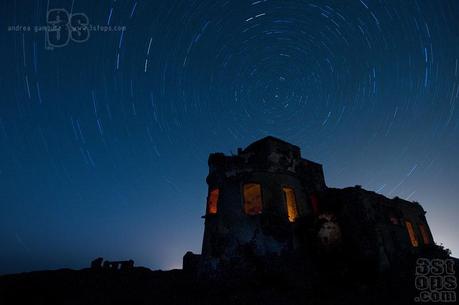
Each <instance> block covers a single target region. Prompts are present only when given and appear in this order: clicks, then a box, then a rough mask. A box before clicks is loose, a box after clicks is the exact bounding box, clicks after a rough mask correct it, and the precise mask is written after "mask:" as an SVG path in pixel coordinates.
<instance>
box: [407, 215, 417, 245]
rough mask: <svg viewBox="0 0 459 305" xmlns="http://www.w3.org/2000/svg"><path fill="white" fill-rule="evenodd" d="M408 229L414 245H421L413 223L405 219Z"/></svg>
mask: <svg viewBox="0 0 459 305" xmlns="http://www.w3.org/2000/svg"><path fill="white" fill-rule="evenodd" d="M405 224H406V230H407V231H408V235H409V236H410V241H411V245H412V246H413V247H417V246H418V245H419V243H418V239H417V238H416V234H415V233H414V229H413V224H412V223H411V222H409V221H405Z"/></svg>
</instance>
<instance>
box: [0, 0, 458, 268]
mask: <svg viewBox="0 0 459 305" xmlns="http://www.w3.org/2000/svg"><path fill="white" fill-rule="evenodd" d="M52 9H59V12H61V13H62V12H65V11H67V12H68V16H70V19H71V21H72V22H73V21H78V20H80V21H81V20H83V21H84V20H87V21H88V22H89V24H91V25H92V26H93V28H92V29H91V31H89V36H85V35H84V34H85V33H78V32H73V33H71V34H69V32H68V31H67V32H65V31H64V30H63V33H62V36H59V37H58V36H57V35H56V32H48V34H49V35H46V33H45V32H44V31H35V30H34V29H37V28H35V27H40V26H42V27H43V26H46V25H47V24H50V22H51V21H52V20H55V19H52V18H54V17H53V15H52V14H51V15H48V14H47V13H48V12H52V11H51V10H52ZM61 16H62V15H61ZM47 17H48V19H47ZM49 18H51V19H49ZM17 25H19V26H22V27H26V28H25V29H24V28H21V29H18V28H17V27H16V28H13V26H17ZM107 26H111V27H112V28H111V29H109V28H108V27H107ZM27 27H30V28H29V29H28V28H27ZM123 27H124V29H125V30H124V31H122V30H121V29H122V28H123ZM64 28H65V29H69V27H63V28H62V29H64ZM74 29H75V28H74ZM67 38H69V39H68V41H67V40H66V39H67ZM0 58H1V68H0V69H1V70H0V71H1V73H0V273H12V272H20V271H30V270H41V269H54V268H63V267H70V268H82V267H86V266H88V265H89V263H90V261H91V260H92V259H94V258H95V257H97V256H103V257H105V258H106V259H112V260H121V259H130V258H132V259H134V260H135V262H136V264H137V265H143V266H146V267H149V268H152V269H158V268H161V269H171V268H178V267H181V259H182V256H183V254H184V253H185V252H186V251H188V250H192V251H194V252H197V253H199V252H200V250H201V241H202V234H203V220H202V219H201V218H200V216H201V215H203V214H204V212H205V199H206V195H207V185H206V182H205V178H206V175H207V170H208V169H207V157H208V154H209V153H211V152H216V151H220V152H224V153H227V154H231V153H235V152H236V151H237V148H238V147H245V146H247V145H248V144H250V143H251V142H253V141H255V140H257V139H259V138H261V137H264V136H266V135H273V136H276V137H280V138H282V139H284V140H286V141H289V142H291V143H293V144H296V145H298V146H300V147H301V149H302V155H303V157H304V158H306V159H310V160H313V161H316V162H319V163H322V164H323V165H324V171H325V178H326V182H327V185H328V186H330V187H345V186H354V185H356V184H359V185H362V186H363V187H364V188H366V189H368V190H373V191H377V192H379V193H381V194H384V195H386V196H388V197H391V198H392V197H395V196H399V197H401V198H404V199H407V200H410V201H418V202H420V203H421V204H422V205H423V207H424V209H425V210H426V211H427V212H428V213H427V220H428V221H429V224H430V226H431V229H432V231H433V235H434V238H435V240H436V242H437V243H438V244H440V243H443V244H444V245H445V246H446V247H447V248H449V249H451V250H452V251H453V255H455V256H457V255H458V254H459V239H458V238H457V227H456V225H457V223H458V216H459V205H458V198H459V182H458V181H459V160H458V156H459V1H457V0H451V1H447V0H432V1H427V0H425V1H423V0H419V1H411V0H403V1H396V0H393V1H383V0H378V1H375V0H374V1H370V0H362V1H359V0H356V1H351V0H346V1H345V0H337V1H319V0H315V1H306V0H303V1H300V0H297V1H286V0H282V1H281V0H279V1H270V0H263V1H242V0H238V1H215V0H196V1H192V0H188V1H173V0H167V1H166V0H162V1H159V0H151V1H147V0H138V1H135V0H117V1H109V0H103V1H95V0H75V1H72V0H66V1H63V0H62V1H51V0H50V1H47V0H28V1H25V0H23V1H13V0H2V1H1V2H0Z"/></svg>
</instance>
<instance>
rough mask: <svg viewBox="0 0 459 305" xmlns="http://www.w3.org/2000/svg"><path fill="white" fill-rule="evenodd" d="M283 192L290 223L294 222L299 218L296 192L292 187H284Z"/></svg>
mask: <svg viewBox="0 0 459 305" xmlns="http://www.w3.org/2000/svg"><path fill="white" fill-rule="evenodd" d="M282 191H283V192H284V198H285V202H286V204H287V213H288V220H289V221H290V222H294V221H295V219H296V218H297V217H298V211H297V209H296V199H295V191H294V190H293V189H292V188H291V187H284V188H282Z"/></svg>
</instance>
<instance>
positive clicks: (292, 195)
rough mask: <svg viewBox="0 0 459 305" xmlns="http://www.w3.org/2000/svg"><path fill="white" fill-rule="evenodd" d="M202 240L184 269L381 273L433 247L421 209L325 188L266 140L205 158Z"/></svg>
mask: <svg viewBox="0 0 459 305" xmlns="http://www.w3.org/2000/svg"><path fill="white" fill-rule="evenodd" d="M207 183H208V186H209V188H208V196H207V204H206V213H205V216H203V218H204V219H205V229H204V238H203V244H202V253H201V254H200V255H196V254H192V253H191V252H189V253H187V254H186V255H185V257H184V269H185V270H187V269H188V270H194V271H198V272H207V273H209V272H221V271H224V270H225V268H226V269H228V268H229V269H234V268H250V266H255V267H256V268H260V266H262V267H263V268H280V269H282V268H288V266H292V265H293V268H296V267H295V266H299V265H301V266H308V265H311V266H313V265H315V260H320V259H324V258H330V257H332V258H333V257H337V258H341V259H343V260H346V262H347V263H350V264H352V262H354V263H358V264H359V266H360V267H362V266H364V267H365V268H368V269H372V270H379V271H381V270H387V269H390V268H392V267H394V266H397V265H398V264H402V263H403V258H404V257H408V256H410V255H415V254H416V253H417V252H419V251H422V249H425V248H428V247H430V246H433V245H434V241H433V238H432V234H431V231H430V229H429V226H428V224H427V221H426V218H425V213H426V212H425V211H424V209H423V208H422V206H421V205H420V204H419V203H416V202H409V201H406V200H402V199H400V198H397V197H396V198H393V199H389V198H386V197H384V196H383V195H380V194H377V193H375V192H371V191H367V190H364V189H362V188H361V187H360V186H355V187H349V188H344V189H336V188H329V187H327V185H326V183H325V179H324V173H323V169H322V165H321V164H318V163H315V162H312V161H309V160H306V159H304V158H302V157H301V152H300V148H299V147H297V146H295V145H292V144H289V143H287V142H284V141H282V140H280V139H277V138H274V137H266V138H263V139H261V140H259V141H256V142H254V143H252V144H250V145H249V146H248V147H246V148H245V149H238V152H237V154H236V155H231V156H226V155H224V154H223V153H213V154H211V155H210V156H209V175H208V177H207Z"/></svg>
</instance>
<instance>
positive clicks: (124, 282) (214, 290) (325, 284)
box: [0, 260, 457, 305]
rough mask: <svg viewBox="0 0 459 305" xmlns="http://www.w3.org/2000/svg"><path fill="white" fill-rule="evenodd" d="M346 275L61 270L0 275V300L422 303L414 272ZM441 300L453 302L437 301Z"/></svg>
mask: <svg viewBox="0 0 459 305" xmlns="http://www.w3.org/2000/svg"><path fill="white" fill-rule="evenodd" d="M456 266H457V260H456ZM413 267H415V266H413ZM350 274H351V276H349V274H348V275H347V277H346V278H342V277H340V276H338V275H337V274H335V275H334V274H333V270H329V272H327V273H326V274H324V275H323V276H321V277H318V278H317V277H316V279H315V282H312V281H297V280H295V279H294V278H293V279H292V278H291V277H290V278H289V277H288V276H286V275H280V274H266V273H265V274H259V275H257V276H253V277H232V278H230V279H226V280H224V281H223V280H207V281H202V280H201V281H197V280H196V279H195V278H194V277H193V276H191V275H190V274H187V273H186V272H184V271H182V270H171V271H151V270H149V269H146V268H138V267H137V268H134V269H132V270H129V271H112V270H92V269H83V270H70V269H62V270H56V271H40V272H31V273H22V274H14V275H5V276H1V277H0V304H2V305H7V304H31V305H40V304H43V305H52V304H59V305H65V304H75V305H77V304H81V305H83V304H85V305H90V304H127V305H133V304H183V305H192V304H234V305H236V304H238V305H239V304H250V305H255V304H264V305H265V304H268V305H269V304H273V305H274V304H275V305H282V304H354V305H356V304H410V303H418V304H419V303H420V302H419V301H418V302H415V298H416V296H418V295H419V290H417V289H416V288H415V285H414V272H413V273H412V274H413V276H410V275H403V274H387V275H385V276H384V277H381V278H379V279H372V278H367V277H365V275H364V273H361V272H360V271H359V274H358V277H353V276H352V274H353V273H352V271H350ZM355 275H357V273H356V274H355ZM455 276H457V271H456V275H455ZM456 290H457V289H456ZM456 294H457V292H456ZM423 303H426V302H423ZM442 303H449V304H454V302H437V303H436V304H442Z"/></svg>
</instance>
